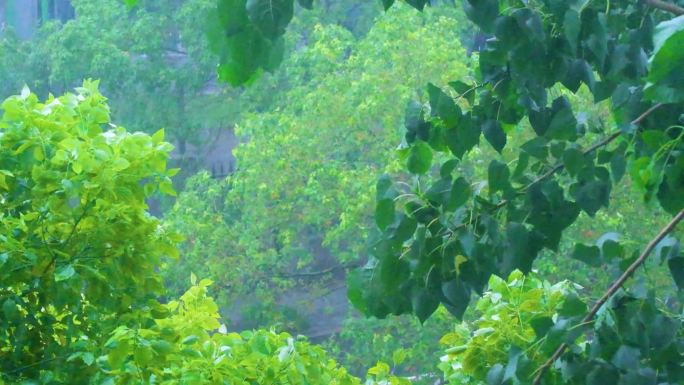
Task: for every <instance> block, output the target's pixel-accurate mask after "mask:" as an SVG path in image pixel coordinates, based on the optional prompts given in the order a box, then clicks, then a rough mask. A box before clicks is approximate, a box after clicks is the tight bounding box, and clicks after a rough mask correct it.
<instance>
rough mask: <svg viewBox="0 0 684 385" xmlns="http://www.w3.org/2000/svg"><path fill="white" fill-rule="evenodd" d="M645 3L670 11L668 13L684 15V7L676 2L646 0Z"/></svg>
mask: <svg viewBox="0 0 684 385" xmlns="http://www.w3.org/2000/svg"><path fill="white" fill-rule="evenodd" d="M646 4H648V5H649V6H650V7H652V8H657V9H660V10H661V11H665V12H670V13H672V14H675V15H677V16H680V15H684V8H682V7H680V6H678V5H676V4H672V3H668V2H666V1H662V0H646Z"/></svg>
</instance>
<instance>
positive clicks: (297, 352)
mask: <svg viewBox="0 0 684 385" xmlns="http://www.w3.org/2000/svg"><path fill="white" fill-rule="evenodd" d="M210 284H211V281H209V280H202V281H200V282H199V283H196V284H194V285H193V286H192V287H191V288H190V290H188V291H187V292H186V293H185V294H183V295H182V296H181V297H180V299H179V301H171V302H169V303H168V304H166V305H161V308H160V309H159V310H158V312H160V313H161V316H159V315H157V316H155V315H154V313H151V314H147V315H146V317H145V318H141V320H140V326H139V327H135V328H131V327H127V326H119V327H118V328H116V329H115V330H114V331H113V332H112V335H111V338H110V339H109V340H108V341H107V342H106V343H105V345H104V347H105V354H106V357H104V356H103V358H105V359H103V360H102V361H101V362H102V365H103V369H104V373H106V374H104V375H102V377H103V378H102V379H101V380H107V379H113V380H114V381H113V383H116V384H136V383H140V384H148V383H150V384H151V383H158V384H177V383H183V384H225V383H230V384H245V385H248V384H274V383H286V384H293V385H294V384H311V383H315V384H335V385H352V384H359V383H360V382H359V380H358V379H357V378H355V377H353V376H350V375H349V374H347V372H346V370H345V369H343V368H341V367H339V366H338V365H337V364H336V363H335V362H334V361H333V360H331V359H329V358H327V357H326V355H325V353H324V352H323V350H322V349H321V348H320V347H316V346H312V345H310V344H309V343H308V342H306V341H305V340H303V339H300V338H293V337H291V336H290V335H288V334H286V333H279V334H278V333H275V332H273V331H265V330H258V331H247V332H242V333H239V334H238V333H232V332H231V333H229V332H227V330H226V327H225V325H221V324H220V323H219V315H218V306H217V305H216V303H214V301H213V300H212V299H211V298H210V297H208V296H207V287H208V286H209V285H210ZM98 361H100V360H98Z"/></svg>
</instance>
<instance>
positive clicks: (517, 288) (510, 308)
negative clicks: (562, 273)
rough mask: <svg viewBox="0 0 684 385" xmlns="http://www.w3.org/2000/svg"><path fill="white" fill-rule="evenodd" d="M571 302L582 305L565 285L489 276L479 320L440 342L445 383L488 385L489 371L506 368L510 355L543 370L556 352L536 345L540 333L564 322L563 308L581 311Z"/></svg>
mask: <svg viewBox="0 0 684 385" xmlns="http://www.w3.org/2000/svg"><path fill="white" fill-rule="evenodd" d="M573 300H574V301H578V300H577V293H576V292H575V288H574V287H573V285H572V284H571V283H569V282H567V281H565V282H561V283H558V284H555V285H550V284H549V283H548V282H545V281H542V280H540V279H539V278H538V277H536V276H535V274H532V273H531V274H529V275H527V276H525V275H523V274H522V272H520V271H519V270H515V271H513V272H512V273H511V274H510V275H509V276H508V279H507V280H503V279H501V278H499V277H497V276H495V275H493V276H491V277H490V278H489V283H488V286H487V290H486V291H485V292H484V294H483V295H482V297H481V298H480V299H479V300H478V301H477V305H476V309H477V311H478V314H479V318H478V319H476V320H475V321H473V322H469V323H462V324H460V325H456V327H455V330H454V331H453V332H451V333H448V334H446V335H444V337H442V339H441V340H440V342H441V343H442V344H444V345H446V346H447V347H448V349H447V350H446V353H447V355H446V356H444V357H443V358H442V363H441V364H440V367H441V368H442V370H443V371H444V375H445V379H447V380H448V381H449V383H453V384H471V383H472V384H479V383H481V382H486V380H487V374H488V372H489V371H490V368H493V367H494V366H496V365H497V364H498V365H502V364H505V363H506V361H507V360H508V356H509V354H510V353H509V352H515V351H516V350H522V349H525V350H526V351H527V352H526V354H527V357H528V358H529V359H530V360H531V361H532V362H533V363H535V364H536V365H535V366H534V367H535V368H536V367H537V366H539V365H541V364H542V363H543V362H544V361H545V360H546V358H547V357H546V355H545V354H544V353H545V352H546V350H548V345H551V348H552V349H553V348H555V347H556V346H554V345H553V343H549V342H547V339H543V338H542V339H539V340H537V331H539V330H543V328H545V327H548V324H549V323H551V324H552V323H553V322H554V321H553V320H554V319H558V318H559V317H562V316H563V314H564V312H565V311H567V309H566V308H565V307H570V306H571V305H572V306H581V305H580V304H581V302H576V303H572V302H571V301H573ZM566 301H567V304H566ZM545 344H546V345H547V346H545ZM545 348H546V349H545Z"/></svg>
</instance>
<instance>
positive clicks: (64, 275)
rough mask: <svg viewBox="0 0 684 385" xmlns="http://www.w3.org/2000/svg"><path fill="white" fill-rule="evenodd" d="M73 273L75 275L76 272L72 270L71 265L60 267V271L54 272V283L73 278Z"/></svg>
mask: <svg viewBox="0 0 684 385" xmlns="http://www.w3.org/2000/svg"><path fill="white" fill-rule="evenodd" d="M75 273H76V271H75V270H74V267H73V266H72V265H65V266H62V267H61V268H60V269H58V270H57V271H56V272H55V281H56V282H60V281H65V280H67V279H69V278H71V277H73V276H74V274H75Z"/></svg>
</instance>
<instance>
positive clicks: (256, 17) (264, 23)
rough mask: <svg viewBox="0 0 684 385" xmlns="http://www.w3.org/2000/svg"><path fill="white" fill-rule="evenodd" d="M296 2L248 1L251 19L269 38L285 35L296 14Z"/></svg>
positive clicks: (275, 0)
mask: <svg viewBox="0 0 684 385" xmlns="http://www.w3.org/2000/svg"><path fill="white" fill-rule="evenodd" d="M293 3H294V0H247V4H246V8H247V14H248V15H249V19H250V20H251V21H252V23H254V25H255V26H256V28H257V29H258V30H259V31H261V33H263V34H264V36H266V37H267V38H269V39H271V40H275V39H276V38H278V37H280V36H282V35H283V34H285V28H287V25H288V24H290V20H292V16H293V13H294V4H293Z"/></svg>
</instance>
